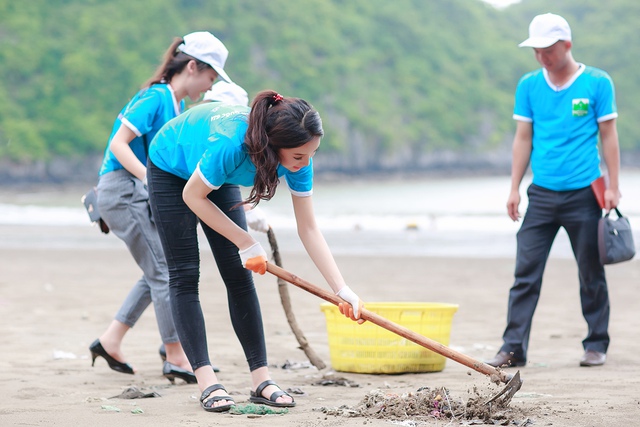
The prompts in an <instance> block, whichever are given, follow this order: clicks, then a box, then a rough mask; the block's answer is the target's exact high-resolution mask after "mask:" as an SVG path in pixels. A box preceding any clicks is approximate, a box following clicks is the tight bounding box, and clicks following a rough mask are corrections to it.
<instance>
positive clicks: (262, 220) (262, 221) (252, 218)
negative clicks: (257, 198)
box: [245, 206, 269, 233]
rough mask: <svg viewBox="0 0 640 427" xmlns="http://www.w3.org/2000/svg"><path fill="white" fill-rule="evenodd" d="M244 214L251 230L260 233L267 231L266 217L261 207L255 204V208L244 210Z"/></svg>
mask: <svg viewBox="0 0 640 427" xmlns="http://www.w3.org/2000/svg"><path fill="white" fill-rule="evenodd" d="M245 215H246V217H247V225H248V226H249V227H251V229H252V230H255V231H259V232H262V233H266V232H267V231H269V224H268V223H267V217H266V216H265V214H264V212H263V211H262V209H260V208H259V207H257V206H256V207H255V208H253V209H251V210H248V211H246V212H245Z"/></svg>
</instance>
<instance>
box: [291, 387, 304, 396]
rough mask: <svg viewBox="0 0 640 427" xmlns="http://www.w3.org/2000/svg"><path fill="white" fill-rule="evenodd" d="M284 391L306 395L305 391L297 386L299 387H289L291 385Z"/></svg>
mask: <svg viewBox="0 0 640 427" xmlns="http://www.w3.org/2000/svg"><path fill="white" fill-rule="evenodd" d="M286 392H287V393H289V394H297V395H298V396H306V395H307V393H305V392H304V391H303V390H302V389H301V388H299V387H296V388H291V387H289V388H288V389H287V390H286Z"/></svg>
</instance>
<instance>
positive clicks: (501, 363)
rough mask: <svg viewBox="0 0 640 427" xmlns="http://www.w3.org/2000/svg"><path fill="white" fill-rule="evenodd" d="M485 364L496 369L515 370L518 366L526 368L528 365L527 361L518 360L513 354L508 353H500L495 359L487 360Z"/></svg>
mask: <svg viewBox="0 0 640 427" xmlns="http://www.w3.org/2000/svg"><path fill="white" fill-rule="evenodd" d="M484 363H486V364H487V365H491V366H493V367H495V368H513V367H516V366H524V365H526V364H527V361H526V360H521V359H516V358H515V357H514V356H513V353H507V352H506V351H500V352H498V354H496V355H495V356H494V358H493V359H490V360H487V361H485V362H484Z"/></svg>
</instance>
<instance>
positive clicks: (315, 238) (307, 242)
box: [291, 195, 346, 293]
mask: <svg viewBox="0 0 640 427" xmlns="http://www.w3.org/2000/svg"><path fill="white" fill-rule="evenodd" d="M291 198H292V199H293V210H294V213H295V215H296V223H297V225H298V235H299V236H300V240H301V241H302V244H303V245H304V248H305V249H306V250H307V253H308V254H309V256H310V257H311V259H312V260H313V263H314V264H315V265H316V267H318V270H320V273H321V274H322V276H323V277H324V279H325V280H326V281H327V283H328V284H329V286H331V289H333V291H334V292H336V293H337V292H338V291H339V290H340V289H342V287H343V286H345V285H346V283H345V281H344V278H343V277H342V274H341V273H340V270H339V269H338V266H337V264H336V262H335V260H334V258H333V255H332V254H331V251H330V249H329V245H327V242H326V240H325V239H324V236H323V235H322V233H321V232H320V229H319V228H318V225H317V224H316V218H315V215H314V212H313V202H312V200H311V197H298V196H293V195H292V196H291Z"/></svg>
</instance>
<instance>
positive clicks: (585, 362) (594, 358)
mask: <svg viewBox="0 0 640 427" xmlns="http://www.w3.org/2000/svg"><path fill="white" fill-rule="evenodd" d="M606 360H607V355H606V354H604V353H601V352H599V351H595V350H587V351H585V352H584V355H583V356H582V358H581V359H580V366H602V365H604V362H605V361H606Z"/></svg>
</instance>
